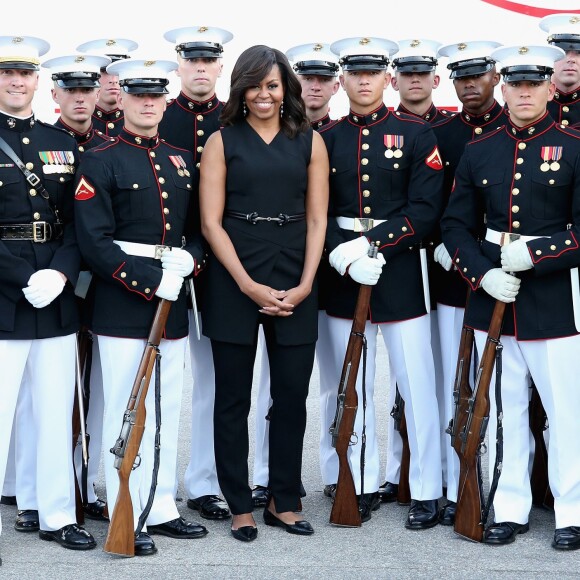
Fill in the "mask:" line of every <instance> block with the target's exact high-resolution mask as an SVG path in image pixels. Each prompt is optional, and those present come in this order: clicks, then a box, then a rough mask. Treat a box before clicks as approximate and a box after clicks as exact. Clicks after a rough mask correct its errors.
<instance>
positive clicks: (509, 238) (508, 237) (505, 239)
mask: <svg viewBox="0 0 580 580" xmlns="http://www.w3.org/2000/svg"><path fill="white" fill-rule="evenodd" d="M520 237H521V234H514V233H511V232H502V233H501V238H500V240H499V245H500V246H507V245H508V244H511V243H512V242H515V241H516V240H519V239H520Z"/></svg>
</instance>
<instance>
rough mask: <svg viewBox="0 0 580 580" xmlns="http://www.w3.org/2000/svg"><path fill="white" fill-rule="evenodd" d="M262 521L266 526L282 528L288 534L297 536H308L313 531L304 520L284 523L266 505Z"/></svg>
mask: <svg viewBox="0 0 580 580" xmlns="http://www.w3.org/2000/svg"><path fill="white" fill-rule="evenodd" d="M264 523H265V524H266V525H267V526H277V527H279V528H284V529H285V530H286V531H287V532H288V533H289V534H296V535H297V536H310V535H312V534H313V533H314V530H313V529H312V526H311V525H310V523H309V522H307V521H306V520H300V521H299V522H296V523H294V524H286V523H284V522H283V521H282V520H281V519H280V518H277V517H276V516H275V515H274V514H273V513H272V512H271V511H270V510H269V509H268V508H267V507H266V508H264Z"/></svg>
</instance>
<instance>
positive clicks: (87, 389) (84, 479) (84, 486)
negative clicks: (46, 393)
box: [81, 331, 93, 506]
mask: <svg viewBox="0 0 580 580" xmlns="http://www.w3.org/2000/svg"><path fill="white" fill-rule="evenodd" d="M87 334H88V337H89V338H88V344H87V354H86V358H85V368H84V377H83V387H84V388H83V392H84V395H85V396H84V399H85V400H84V408H85V417H84V421H85V425H86V423H87V418H88V416H89V403H90V400H91V368H92V364H93V347H92V345H93V335H92V334H91V333H90V332H88V331H87ZM90 437H91V436H90V435H89V434H88V433H87V449H89V445H90V442H91V439H90ZM88 459H89V461H90V460H91V458H90V457H89V458H88ZM88 479H89V465H88V462H87V465H85V462H84V461H83V462H82V464H81V497H82V500H83V506H86V505H87V503H88V502H89V499H88V498H89V495H88Z"/></svg>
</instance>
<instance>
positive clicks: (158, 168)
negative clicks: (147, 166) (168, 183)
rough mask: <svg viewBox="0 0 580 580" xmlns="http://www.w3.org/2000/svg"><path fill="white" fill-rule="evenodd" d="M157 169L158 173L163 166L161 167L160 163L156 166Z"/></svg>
mask: <svg viewBox="0 0 580 580" xmlns="http://www.w3.org/2000/svg"><path fill="white" fill-rule="evenodd" d="M155 169H157V171H159V170H160V169H161V165H159V163H156V164H155Z"/></svg>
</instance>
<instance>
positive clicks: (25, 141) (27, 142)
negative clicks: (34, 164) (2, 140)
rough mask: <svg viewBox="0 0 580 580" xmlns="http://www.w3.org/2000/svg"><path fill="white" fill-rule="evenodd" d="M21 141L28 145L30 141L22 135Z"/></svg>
mask: <svg viewBox="0 0 580 580" xmlns="http://www.w3.org/2000/svg"><path fill="white" fill-rule="evenodd" d="M22 142H23V143H24V144H25V145H28V144H29V143H30V139H29V138H28V137H24V139H22Z"/></svg>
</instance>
